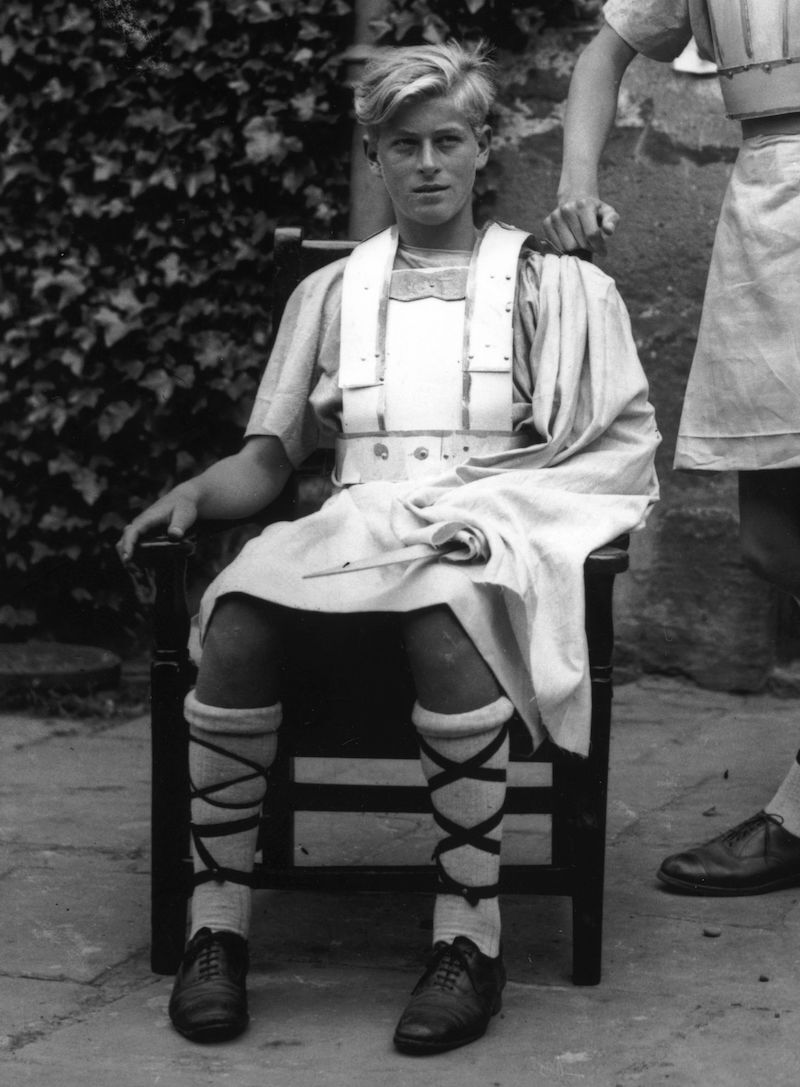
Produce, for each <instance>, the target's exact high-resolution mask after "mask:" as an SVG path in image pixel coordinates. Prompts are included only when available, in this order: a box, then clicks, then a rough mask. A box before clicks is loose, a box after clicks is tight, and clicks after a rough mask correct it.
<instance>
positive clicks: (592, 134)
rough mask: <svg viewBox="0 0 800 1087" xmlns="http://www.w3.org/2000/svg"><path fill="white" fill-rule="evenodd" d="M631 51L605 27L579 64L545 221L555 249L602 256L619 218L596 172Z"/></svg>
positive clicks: (571, 83) (576, 69) (612, 122)
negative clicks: (552, 204) (554, 194)
mask: <svg viewBox="0 0 800 1087" xmlns="http://www.w3.org/2000/svg"><path fill="white" fill-rule="evenodd" d="M635 56H636V50H635V49H633V48H632V47H631V46H630V45H628V43H627V42H626V41H624V40H623V39H622V38H621V37H620V36H619V34H617V33H616V31H614V30H612V29H611V27H610V26H608V24H604V25H603V26H602V27H601V29H600V30H599V32H598V33H597V35H596V37H595V38H594V39H593V40H592V41H591V42H590V43H589V45H588V46H587V47H586V49H585V50H584V51H583V53H582V54H581V55H580V57H579V58H578V63H577V64H576V65H575V71H574V72H573V75H572V80H571V82H570V88H569V96H568V98H567V107H566V114H565V118H564V152H563V164H562V170H561V180H560V182H559V186H558V207H557V208H556V209H555V210H554V211H552V212H551V213H550V215H548V216H547V218H546V219H545V220H544V233H545V237H546V238H547V240H548V241H549V242H550V243H551V244H552V245H554V246H555V247H556V248H557V249H560V250H562V251H563V252H569V251H570V250H573V249H589V250H591V251H592V252H594V253H603V252H605V239H606V238H607V237H610V236H611V235H612V234H613V233H614V230H615V229H616V226H617V223H618V221H619V215H618V214H617V212H616V211H615V210H614V208H613V207H611V205H610V204H606V203H605V202H604V201H603V200H601V199H600V194H599V185H598V168H599V164H600V156H601V155H602V152H603V148H604V147H605V145H606V141H607V140H608V137H609V135H610V134H611V129H612V127H613V124H614V118H615V116H616V112H617V97H618V95H619V87H620V83H621V81H622V77H623V75H624V74H625V70H626V69H627V67H628V65H629V64H630V62H631V61H632V60H633V58H634V57H635Z"/></svg>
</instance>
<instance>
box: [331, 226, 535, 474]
mask: <svg viewBox="0 0 800 1087" xmlns="http://www.w3.org/2000/svg"><path fill="white" fill-rule="evenodd" d="M526 238H527V235H526V234H525V233H524V232H523V231H517V230H514V229H512V228H509V227H501V226H499V225H498V224H492V225H491V226H489V227H488V228H487V229H486V230H485V231H484V233H483V234H482V236H481V238H480V239H479V243H478V245H477V247H476V250H475V251H474V252H473V256H472V259H471V261H470V264H469V267H447V268H438V267H437V268H431V269H403V268H401V269H394V267H393V265H394V260H395V254H396V250H397V235H396V231H395V229H394V228H392V229H391V230H389V231H384V232H383V233H382V234H379V235H376V236H375V237H374V238H371V239H369V240H368V241H367V242H365V243H363V244H362V245H360V246H358V248H357V249H356V250H355V251H354V253H353V256H352V257H351V258H350V260H349V261H348V265H347V268H346V271H345V276H344V284H343V295H342V352H341V360H340V371H339V384H340V386H341V388H342V401H343V429H344V434H343V436H342V438H341V439H340V440H339V441H338V442H337V450H336V460H337V469H336V474H337V481H338V482H339V483H341V484H343V485H346V484H349V483H355V482H366V481H368V480H373V479H408V478H411V479H413V478H418V477H424V476H426V475H432V474H436V473H437V472H441V471H442V470H443V469H444V468H446V467H452V465H453V464H454V463H463V462H464V461H465V460H467V459H469V457H472V456H476V455H482V454H486V453H491V452H498V451H500V450H501V449H507V448H510V447H513V446H514V445H518V444H522V443H521V442H520V441H519V440H518V439H517V438H516V437H515V436H514V435H513V434H512V431H511V412H512V401H513V379H512V362H513V311H514V295H515V290H516V272H517V261H518V257H519V251H520V248H521V246H522V243H523V242H524V241H525V239H526Z"/></svg>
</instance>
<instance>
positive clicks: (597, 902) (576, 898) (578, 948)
mask: <svg viewBox="0 0 800 1087" xmlns="http://www.w3.org/2000/svg"><path fill="white" fill-rule="evenodd" d="M602 954H603V882H602V879H601V880H590V881H587V885H586V886H584V887H582V888H581V890H580V891H578V892H577V893H576V894H575V895H573V897H572V981H573V984H574V985H597V984H598V983H599V981H600V974H601V970H602Z"/></svg>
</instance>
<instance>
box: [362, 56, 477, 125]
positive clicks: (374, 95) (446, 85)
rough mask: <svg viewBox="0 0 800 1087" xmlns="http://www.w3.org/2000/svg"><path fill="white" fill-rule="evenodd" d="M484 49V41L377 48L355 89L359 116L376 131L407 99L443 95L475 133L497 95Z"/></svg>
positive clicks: (363, 122)
mask: <svg viewBox="0 0 800 1087" xmlns="http://www.w3.org/2000/svg"><path fill="white" fill-rule="evenodd" d="M487 52H488V46H487V44H486V43H485V42H478V44H477V45H475V46H473V47H468V46H464V45H461V44H459V43H458V42H456V41H449V42H444V43H442V44H441V45H412V46H402V47H399V48H394V49H380V50H378V51H377V52H376V53H375V55H374V56H373V58H372V59H371V60H370V61H369V62H368V63H367V65H366V67H365V69H364V73H363V76H362V78H361V79H360V80H359V82H358V84H357V85H356V88H355V110H356V118H357V120H358V121H359V122H360V123H361V124H362V125H364V126H365V128H367V129H375V128H378V127H379V126H380V125H382V124H385V122H386V121H388V120H389V118H390V117H391V116H392V115H393V114H394V113H395V112H396V111H397V110H398V109H399V108H400V107H401V106H404V105H406V104H407V103H409V102H412V101H419V100H420V99H424V98H439V97H445V96H446V97H449V98H452V99H453V100H454V102H455V104H456V106H457V108H458V109H459V110H461V111H462V112H463V113H464V116H465V117H466V118H467V121H468V122H469V124H470V126H471V127H472V129H473V131H475V132H477V130H478V129H480V127H481V126H482V125H483V124H484V123H485V121H486V116H487V114H488V113H489V110H490V109H491V107H492V103H493V102H494V99H495V94H496V93H497V92H496V87H495V75H494V65H493V63H492V61H491V60H489V58H488V56H487Z"/></svg>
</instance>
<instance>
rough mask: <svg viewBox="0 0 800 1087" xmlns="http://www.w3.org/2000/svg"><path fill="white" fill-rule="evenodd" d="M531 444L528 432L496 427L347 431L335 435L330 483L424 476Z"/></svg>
mask: <svg viewBox="0 0 800 1087" xmlns="http://www.w3.org/2000/svg"><path fill="white" fill-rule="evenodd" d="M528 445H531V436H530V433H516V434H509V433H508V432H507V431H497V430H448V431H442V430H439V431H419V432H416V431H405V432H403V433H402V434H392V433H385V432H380V431H378V432H375V433H374V434H348V435H341V436H340V437H338V438H337V439H336V448H335V457H336V466H335V469H334V477H333V478H334V483H336V484H337V485H338V486H340V487H348V486H351V485H352V484H354V483H375V482H380V481H382V482H398V481H400V480H405V479H408V480H413V479H425V478H427V477H429V476H434V475H438V474H440V473H441V472H444V471H447V469H448V468H455V467H457V466H458V465H460V464H465V463H466V462H467V461H468V460H471V459H472V458H473V457H488V456H492V455H494V454H496V453H505V452H507V451H508V450H509V449H524V448H525V446H528Z"/></svg>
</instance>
